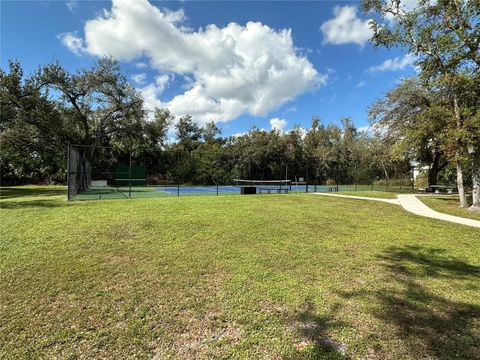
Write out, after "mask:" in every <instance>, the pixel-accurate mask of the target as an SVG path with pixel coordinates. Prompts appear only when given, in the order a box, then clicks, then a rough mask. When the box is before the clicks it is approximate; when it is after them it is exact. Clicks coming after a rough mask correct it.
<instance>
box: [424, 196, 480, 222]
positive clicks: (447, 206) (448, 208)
mask: <svg viewBox="0 0 480 360" xmlns="http://www.w3.org/2000/svg"><path fill="white" fill-rule="evenodd" d="M418 198H419V199H420V200H422V201H423V202H424V203H425V204H426V205H428V206H429V207H431V208H432V209H434V210H437V211H440V212H443V213H445V214H451V215H455V216H462V217H465V218H469V219H474V220H480V214H478V213H472V212H471V211H468V210H467V209H463V208H460V207H458V196H419V197H418ZM467 200H468V201H469V204H470V205H471V203H472V197H471V196H470V197H469V198H467Z"/></svg>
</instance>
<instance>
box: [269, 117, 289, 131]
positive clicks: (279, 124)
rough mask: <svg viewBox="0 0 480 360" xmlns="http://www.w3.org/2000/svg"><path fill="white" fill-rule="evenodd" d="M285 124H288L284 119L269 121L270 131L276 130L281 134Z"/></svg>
mask: <svg viewBox="0 0 480 360" xmlns="http://www.w3.org/2000/svg"><path fill="white" fill-rule="evenodd" d="M287 124H288V123H287V120H285V119H280V118H273V119H270V126H271V128H272V130H278V131H280V132H283V131H284V130H285V128H286V127H287Z"/></svg>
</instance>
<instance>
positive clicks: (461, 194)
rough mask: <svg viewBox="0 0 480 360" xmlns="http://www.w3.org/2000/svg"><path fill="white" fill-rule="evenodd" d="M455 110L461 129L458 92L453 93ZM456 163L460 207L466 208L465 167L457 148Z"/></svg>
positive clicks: (458, 125) (458, 126)
mask: <svg viewBox="0 0 480 360" xmlns="http://www.w3.org/2000/svg"><path fill="white" fill-rule="evenodd" d="M453 111H454V114H455V119H456V121H457V130H461V128H462V117H461V115H460V109H459V107H458V98H457V95H456V94H454V95H453ZM457 146H459V145H457ZM455 165H456V167H457V188H458V197H459V198H460V207H462V208H466V207H467V206H468V204H467V197H466V195H465V189H464V188H463V169H462V163H461V159H460V153H459V150H457V151H456V154H455Z"/></svg>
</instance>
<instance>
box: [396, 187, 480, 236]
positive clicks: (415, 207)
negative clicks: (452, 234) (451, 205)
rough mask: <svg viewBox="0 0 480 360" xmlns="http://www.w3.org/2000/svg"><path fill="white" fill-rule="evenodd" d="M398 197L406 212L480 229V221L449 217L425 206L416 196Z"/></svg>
mask: <svg viewBox="0 0 480 360" xmlns="http://www.w3.org/2000/svg"><path fill="white" fill-rule="evenodd" d="M397 197H398V200H400V205H402V207H403V208H404V209H405V210H407V211H409V212H411V213H413V214H415V215H420V216H425V217H429V218H432V219H438V220H445V221H450V222H454V223H457V224H463V225H468V226H474V227H478V228H480V221H479V220H473V219H466V218H463V217H460V216H453V215H448V214H444V213H441V212H438V211H435V210H433V209H431V208H429V207H428V206H427V205H425V204H424V203H423V202H422V201H421V200H419V199H417V197H416V196H415V195H412V194H401V195H397Z"/></svg>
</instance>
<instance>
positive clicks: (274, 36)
mask: <svg viewBox="0 0 480 360" xmlns="http://www.w3.org/2000/svg"><path fill="white" fill-rule="evenodd" d="M184 19H185V14H184V13H183V11H182V10H179V11H169V10H164V9H160V8H157V7H156V6H153V5H152V4H150V3H149V2H148V1H147V0H137V1H127V0H113V1H112V7H111V10H110V11H106V10H105V11H104V12H103V14H102V15H100V16H98V17H97V18H95V19H92V20H89V21H87V22H86V24H85V28H84V31H85V39H84V43H79V45H81V46H82V48H83V45H85V50H86V51H87V52H88V53H89V54H92V55H97V56H102V55H112V56H114V57H116V58H118V59H120V60H124V61H135V60H136V61H138V60H139V59H140V58H143V57H145V58H147V59H148V60H149V63H150V64H151V65H152V66H153V67H154V68H156V69H157V70H158V72H159V73H177V74H181V76H187V77H189V78H191V79H192V81H191V82H190V83H189V84H188V86H186V88H184V90H183V93H180V94H178V95H177V96H175V97H173V98H172V99H169V100H167V101H160V99H159V98H158V94H159V91H156V90H159V86H158V84H151V86H150V87H149V94H150V96H151V98H150V100H149V101H147V103H148V104H150V105H152V104H156V105H161V106H164V107H168V108H169V109H170V110H171V111H172V112H173V113H174V114H176V115H179V116H181V115H184V114H186V113H189V114H191V115H192V116H193V117H194V118H195V119H196V120H198V121H200V122H206V121H217V122H221V121H229V120H232V119H235V118H237V117H238V116H240V115H242V114H247V113H248V114H251V115H254V116H265V115H266V114H268V113H269V112H270V111H272V110H274V109H277V108H279V107H280V106H281V105H283V104H285V103H287V102H288V101H290V100H291V99H293V98H295V97H297V96H299V95H300V94H302V93H304V92H305V91H308V90H312V89H315V88H317V87H318V86H321V85H324V84H325V83H326V80H327V75H322V74H320V73H318V72H317V71H316V70H315V68H314V67H313V65H312V64H311V63H310V62H309V61H308V59H307V58H306V57H304V56H302V55H300V54H299V53H298V51H297V50H296V48H295V46H294V44H293V40H292V36H291V30H289V29H283V30H275V29H272V28H270V27H269V26H267V25H264V24H262V23H259V22H248V23H247V24H246V25H244V26H243V25H239V24H236V23H230V24H228V25H227V26H225V27H223V28H219V27H217V26H216V25H208V26H206V27H205V28H201V29H199V30H198V31H193V30H191V29H187V28H185V27H184V26H183V25H182V22H183V21H184ZM67 47H69V48H70V49H72V51H74V50H73V49H75V48H74V47H73V48H72V47H70V46H68V45H67ZM154 93H155V94H157V97H156V98H155V99H154V97H153V94H154ZM153 100H155V101H153Z"/></svg>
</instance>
